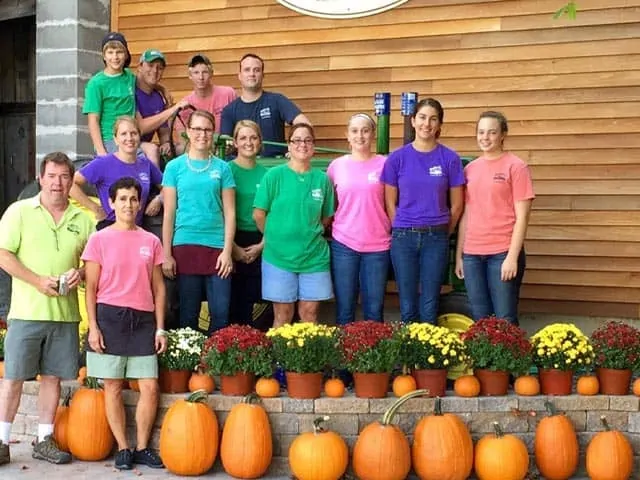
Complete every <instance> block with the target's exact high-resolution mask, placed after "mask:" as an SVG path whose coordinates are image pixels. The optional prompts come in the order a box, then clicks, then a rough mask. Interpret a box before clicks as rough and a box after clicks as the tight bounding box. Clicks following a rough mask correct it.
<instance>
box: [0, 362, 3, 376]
mask: <svg viewBox="0 0 640 480" xmlns="http://www.w3.org/2000/svg"><path fill="white" fill-rule="evenodd" d="M0 378H4V360H3V361H0Z"/></svg>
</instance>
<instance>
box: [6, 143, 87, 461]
mask: <svg viewBox="0 0 640 480" xmlns="http://www.w3.org/2000/svg"><path fill="white" fill-rule="evenodd" d="M73 174H74V167H73V163H71V160H69V157H67V156H66V155H65V154H64V153H60V152H55V153H50V154H48V155H47V156H45V157H44V159H43V160H42V163H41V164H40V177H39V179H40V188H41V191H40V193H39V194H38V195H37V196H36V197H34V198H29V199H27V200H20V201H17V202H15V203H14V204H12V205H11V206H9V208H8V209H7V211H6V212H5V214H4V215H3V217H2V219H0V268H2V269H3V270H4V271H6V272H7V273H8V274H9V275H11V277H12V291H11V305H10V308H9V315H8V316H7V318H8V323H9V328H8V331H7V336H6V338H5V357H4V358H5V378H4V381H3V382H2V385H1V387H0V465H2V464H5V463H9V461H10V456H9V436H10V433H11V425H12V423H13V420H14V418H15V416H16V412H17V411H18V406H19V404H20V395H21V393H22V384H23V382H24V381H25V380H27V379H30V378H34V377H35V376H36V375H38V374H39V375H40V376H41V380H40V393H39V398H38V406H39V412H40V418H39V424H38V439H37V441H36V443H35V446H34V448H33V458H37V459H40V460H46V461H48V462H51V463H56V464H59V463H69V462H70V461H71V455H70V454H68V453H66V452H62V451H60V449H59V448H58V446H57V445H56V443H55V441H54V440H53V436H52V434H53V420H54V416H55V413H56V408H57V406H58V401H59V398H60V379H72V378H76V377H77V374H78V363H77V362H78V350H79V348H78V322H79V321H80V313H79V311H78V296H77V293H76V286H77V285H78V283H79V282H80V281H81V277H82V276H83V272H82V271H81V270H80V269H79V263H80V254H81V253H82V250H83V249H84V246H85V244H86V243H87V239H88V238H89V235H90V234H91V233H92V232H93V231H94V229H95V227H94V223H93V221H92V220H91V219H90V218H89V216H88V215H86V214H85V213H84V212H82V211H81V210H80V209H78V208H76V207H74V206H72V205H70V204H69V190H70V189H71V185H72V183H73Z"/></svg>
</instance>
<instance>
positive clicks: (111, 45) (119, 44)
mask: <svg viewBox="0 0 640 480" xmlns="http://www.w3.org/2000/svg"><path fill="white" fill-rule="evenodd" d="M107 48H113V49H115V50H118V49H119V50H122V51H123V52H125V53H126V51H127V48H126V47H125V46H124V45H123V44H122V42H119V41H118V40H109V41H108V42H107V43H105V44H104V47H102V53H104V52H105V50H106V49H107Z"/></svg>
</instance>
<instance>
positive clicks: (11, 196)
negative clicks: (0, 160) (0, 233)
mask: <svg viewBox="0 0 640 480" xmlns="http://www.w3.org/2000/svg"><path fill="white" fill-rule="evenodd" d="M33 127H34V115H33V114H12V115H6V116H4V117H3V119H2V130H3V132H2V139H3V145H2V149H3V156H4V172H3V173H4V175H3V177H4V203H5V205H9V204H11V203H12V202H14V201H15V200H16V199H17V198H18V195H19V194H20V192H21V191H22V189H23V188H24V187H25V186H26V185H27V184H28V183H29V182H31V181H33V180H34V179H35V159H34V156H33V152H34V143H35V137H34V134H33V132H34V128H33Z"/></svg>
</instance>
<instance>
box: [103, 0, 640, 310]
mask: <svg viewBox="0 0 640 480" xmlns="http://www.w3.org/2000/svg"><path fill="white" fill-rule="evenodd" d="M564 3H565V2H564V0H530V1H529V0H522V1H516V0H504V1H500V0H410V1H409V2H407V3H406V4H405V5H403V6H402V7H400V8H397V9H395V10H393V11H390V12H386V13H383V14H380V15H376V16H372V17H368V18H361V19H353V20H327V19H318V18H312V17H304V16H301V15H299V14H297V13H295V12H293V11H290V10H287V9H285V8H284V7H281V6H280V5H278V4H277V3H276V1H275V0H211V1H208V2H203V1H202V0H153V1H152V0H149V1H140V0H113V1H112V6H113V11H112V23H113V25H112V27H113V28H117V29H119V30H120V31H122V32H124V33H125V35H126V36H127V39H128V40H129V43H130V47H131V50H132V53H133V54H134V57H135V56H136V55H138V54H139V53H140V52H141V51H143V50H144V49H146V48H151V47H153V48H159V49H160V50H162V51H163V52H165V53H166V54H167V56H168V59H169V64H170V65H169V66H168V67H167V69H166V71H165V79H166V80H165V83H166V84H167V86H168V87H170V88H171V89H172V90H173V91H174V92H175V94H176V96H177V97H178V98H179V97H180V96H181V95H183V94H185V93H187V92H188V90H189V88H190V84H189V81H188V80H187V79H186V76H185V75H186V67H185V65H186V63H187V61H188V59H189V58H190V56H191V55H192V54H193V53H195V52H199V51H202V52H204V53H206V54H207V55H209V56H210V58H211V59H212V60H213V62H214V64H215V79H216V82H217V83H219V84H226V85H233V86H235V87H237V86H238V81H237V77H236V74H237V70H238V65H237V61H238V59H239V58H240V57H241V56H242V55H243V54H244V53H246V52H249V51H251V52H255V53H258V54H259V55H261V56H262V57H263V58H265V59H266V77H265V86H266V87H267V88H268V89H273V90H277V91H281V92H283V93H285V94H287V95H288V96H289V97H291V98H292V99H294V100H295V101H296V102H297V103H298V104H299V105H300V106H301V108H302V110H303V111H304V112H305V113H307V114H308V115H309V117H310V118H311V119H312V121H313V122H314V124H315V125H317V127H318V135H319V138H320V143H322V144H323V145H327V146H336V147H344V146H345V141H344V140H343V138H344V130H345V128H344V123H345V120H346V119H347V117H348V116H349V115H350V114H351V113H353V112H356V111H368V112H371V110H372V96H373V94H374V92H376V91H390V92H392V93H393V95H394V97H393V108H394V113H393V115H392V127H391V134H392V146H398V145H399V143H400V139H401V136H402V123H401V121H402V119H401V117H400V115H399V95H400V93H401V92H403V91H417V92H419V94H420V96H421V97H425V96H434V97H436V98H438V99H439V100H441V101H442V103H443V105H444V106H445V108H446V113H445V122H446V124H445V127H444V129H443V142H444V143H445V144H448V145H449V146H451V147H453V148H455V149H457V150H458V151H459V152H460V153H462V154H475V153H477V150H476V143H475V135H474V126H475V120H476V118H477V116H478V114H479V113H480V112H481V111H482V110H484V109H487V108H491V109H498V110H502V111H503V112H504V113H505V114H506V115H507V117H508V118H509V119H510V129H511V132H510V136H509V140H508V143H507V145H508V148H510V149H511V150H513V151H515V152H516V153H517V154H518V155H520V156H521V157H522V158H524V159H526V160H527V161H528V162H529V164H530V165H531V167H532V170H533V175H534V179H535V189H536V192H537V194H538V198H537V200H536V201H535V207H534V208H535V210H534V212H533V214H532V218H531V227H530V229H529V233H528V239H527V249H528V253H529V259H528V271H527V275H526V278H525V286H524V287H523V298H524V300H523V309H524V310H525V311H528V312H547V313H556V314H576V315H596V316H615V317H618V316H622V317H632V318H637V317H639V316H640V315H639V303H640V215H639V213H640V212H638V210H640V182H639V180H640V49H639V48H638V47H639V45H640V0H580V2H579V13H578V17H577V19H576V20H575V21H571V20H568V19H560V20H553V18H552V14H553V12H554V11H555V10H556V9H558V8H559V7H560V6H561V5H562V4H564Z"/></svg>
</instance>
